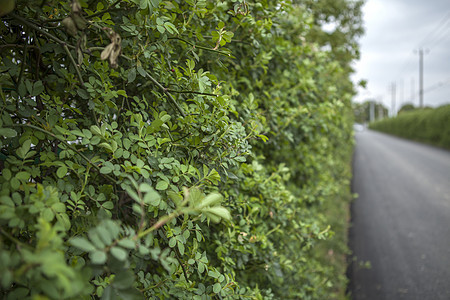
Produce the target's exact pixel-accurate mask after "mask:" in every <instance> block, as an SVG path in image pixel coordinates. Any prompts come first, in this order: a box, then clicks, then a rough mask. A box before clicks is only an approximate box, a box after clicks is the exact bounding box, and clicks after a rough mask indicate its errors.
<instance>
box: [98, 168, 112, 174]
mask: <svg viewBox="0 0 450 300" xmlns="http://www.w3.org/2000/svg"><path fill="white" fill-rule="evenodd" d="M112 171H113V169H111V168H110V167H108V166H103V167H101V168H100V173H102V174H109V173H111V172H112Z"/></svg>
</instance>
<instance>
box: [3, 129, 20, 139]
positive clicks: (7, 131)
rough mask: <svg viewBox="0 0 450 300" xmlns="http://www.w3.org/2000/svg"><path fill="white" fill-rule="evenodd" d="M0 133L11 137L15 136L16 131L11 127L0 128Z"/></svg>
mask: <svg viewBox="0 0 450 300" xmlns="http://www.w3.org/2000/svg"><path fill="white" fill-rule="evenodd" d="M0 135H1V136H3V137H5V138H12V137H15V136H17V132H16V131H15V130H14V129H11V128H0Z"/></svg>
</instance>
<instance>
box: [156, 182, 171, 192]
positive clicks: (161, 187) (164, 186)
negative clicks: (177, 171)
mask: <svg viewBox="0 0 450 300" xmlns="http://www.w3.org/2000/svg"><path fill="white" fill-rule="evenodd" d="M168 187H169V183H168V182H166V181H164V180H160V181H158V183H157V184H156V189H157V190H158V191H164V190H167V188H168Z"/></svg>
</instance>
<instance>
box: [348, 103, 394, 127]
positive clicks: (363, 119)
mask: <svg viewBox="0 0 450 300" xmlns="http://www.w3.org/2000/svg"><path fill="white" fill-rule="evenodd" d="M371 102H374V100H367V101H365V102H363V103H353V115H354V118H355V122H356V123H361V124H362V123H368V122H370V103H371ZM374 109H375V114H374V116H375V119H381V118H383V117H385V116H387V115H388V109H387V108H386V107H385V106H383V104H381V103H375V105H374Z"/></svg>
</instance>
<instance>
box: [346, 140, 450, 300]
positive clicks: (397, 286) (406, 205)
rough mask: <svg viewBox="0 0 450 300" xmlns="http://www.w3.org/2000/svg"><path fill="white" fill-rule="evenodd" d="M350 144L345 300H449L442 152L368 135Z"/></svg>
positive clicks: (446, 172)
mask: <svg viewBox="0 0 450 300" xmlns="http://www.w3.org/2000/svg"><path fill="white" fill-rule="evenodd" d="M356 143H357V145H356V150H355V154H354V160H353V183H352V184H353V192H354V193H357V194H358V195H359V197H358V198H357V199H356V200H355V202H354V203H353V205H352V227H351V230H350V248H351V249H352V251H353V256H354V259H353V263H352V265H351V266H350V268H349V277H350V287H349V288H350V292H351V294H352V298H353V299H354V300H360V299H377V300H378V299H407V300H415V299H418V300H419V299H420V300H428V299H430V300H438V299H446V300H448V299H450V152H449V151H446V150H442V149H438V148H434V147H431V146H427V145H422V144H419V143H415V142H411V141H406V140H403V139H398V138H395V137H392V136H389V135H385V134H381V133H377V132H373V131H363V132H358V133H357V134H356ZM365 262H370V264H371V268H370V269H368V268H365V267H364V266H363V265H364V263H365Z"/></svg>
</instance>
